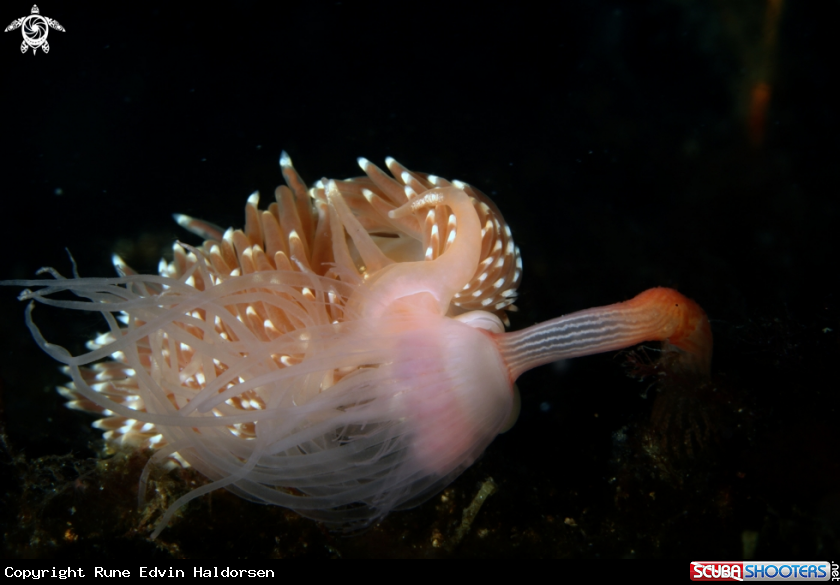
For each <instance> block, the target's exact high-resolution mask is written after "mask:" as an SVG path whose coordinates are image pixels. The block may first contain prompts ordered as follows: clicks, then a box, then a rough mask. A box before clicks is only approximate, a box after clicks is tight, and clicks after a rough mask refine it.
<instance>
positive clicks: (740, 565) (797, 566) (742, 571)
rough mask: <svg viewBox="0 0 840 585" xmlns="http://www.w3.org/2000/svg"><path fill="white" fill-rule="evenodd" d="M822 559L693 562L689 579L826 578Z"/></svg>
mask: <svg viewBox="0 0 840 585" xmlns="http://www.w3.org/2000/svg"><path fill="white" fill-rule="evenodd" d="M830 575H832V572H831V566H830V565H829V563H827V562H825V561H814V562H806V561H792V562H783V561H694V562H692V563H691V569H690V577H691V580H692V581H787V582H790V581H797V582H801V581H828V580H829V578H830Z"/></svg>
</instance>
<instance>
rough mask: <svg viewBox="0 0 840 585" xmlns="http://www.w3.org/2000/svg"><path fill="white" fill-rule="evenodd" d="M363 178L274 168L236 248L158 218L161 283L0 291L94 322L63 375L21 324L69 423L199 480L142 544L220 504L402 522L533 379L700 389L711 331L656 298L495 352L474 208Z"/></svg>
mask: <svg viewBox="0 0 840 585" xmlns="http://www.w3.org/2000/svg"><path fill="white" fill-rule="evenodd" d="M359 164H360V166H361V168H362V170H363V171H364V173H365V176H364V177H361V178H353V179H348V180H326V179H323V180H321V181H319V182H318V183H316V184H315V186H314V187H312V188H311V189H307V188H306V186H305V183H304V182H303V181H302V180H301V178H300V176H299V175H298V173H297V172H296V171H295V169H294V167H293V166H292V163H291V160H290V159H289V157H288V156H287V155H286V154H285V153H284V154H283V156H282V157H281V159H280V165H281V168H282V172H283V175H284V178H285V181H286V184H287V186H281V187H278V188H277V190H276V192H275V197H276V201H275V202H272V203H271V204H270V205H269V206H268V208H267V209H264V210H261V209H260V208H259V195H258V194H257V193H255V194H253V195H252V196H251V197H250V198H249V199H248V202H247V205H246V206H245V227H244V229H242V230H233V229H228V230H227V231H224V232H223V231H222V230H221V229H219V228H217V227H215V226H213V225H212V224H209V223H206V222H203V221H200V220H196V219H193V218H190V217H187V216H182V215H179V216H176V220H177V221H178V222H179V223H180V224H181V225H182V226H184V227H186V228H187V229H188V230H190V231H192V232H193V233H195V234H198V235H200V236H202V237H204V238H205V242H204V244H203V245H202V246H200V247H193V246H190V245H187V244H183V243H176V244H175V245H174V254H173V259H172V261H171V262H166V261H161V264H160V267H159V274H158V275H143V274H137V273H135V272H134V271H133V270H131V269H130V268H129V267H128V266H127V265H126V264H125V263H124V262H123V261H122V260H121V259H119V258H117V257H115V259H114V264H115V266H116V269H117V272H118V277H115V278H81V277H79V276H78V275H75V276H74V277H73V278H65V277H63V276H61V275H60V274H59V273H58V272H56V271H55V270H52V269H42V271H44V272H47V273H49V274H50V275H51V276H52V278H51V279H47V280H25V281H8V282H6V283H5V284H14V285H19V286H24V287H39V288H38V289H36V290H30V289H27V290H25V291H24V292H23V293H22V294H21V299H23V300H27V301H37V302H40V303H44V304H47V305H53V306H57V307H62V308H67V309H76V310H83V311H93V312H98V313H100V314H101V316H102V317H103V318H104V319H105V321H106V322H107V325H108V331H107V332H106V333H103V334H100V335H99V336H97V337H96V338H95V339H94V340H92V341H90V342H89V343H88V349H89V351H88V352H87V353H84V354H83V355H78V356H73V355H71V354H70V353H69V352H68V351H67V350H66V349H64V348H63V347H61V346H58V345H55V344H52V343H50V342H48V341H47V340H46V339H45V338H44V337H43V336H42V334H41V332H40V331H39V329H38V327H37V326H36V325H35V323H34V321H33V306H34V302H30V303H29V305H28V309H27V312H26V322H27V324H28V326H29V328H30V330H31V332H32V334H33V336H34V338H35V340H36V341H37V343H38V344H39V345H40V346H41V348H43V350H44V351H45V352H47V353H48V354H49V355H51V356H52V357H53V358H55V359H56V360H57V361H59V362H61V363H63V364H64V371H65V373H66V374H67V375H68V376H69V377H70V378H71V380H72V381H71V382H69V383H67V384H66V386H64V387H61V388H60V389H59V392H60V393H61V395H62V396H64V397H65V398H66V399H67V400H68V406H69V407H71V408H76V409H80V410H84V411H89V412H94V413H98V414H99V415H100V416H101V418H100V419H99V420H97V421H96V422H95V423H94V426H95V427H97V428H99V429H102V430H103V431H104V435H105V438H106V440H107V442H108V444H109V445H110V446H111V447H113V448H116V447H122V446H129V447H144V448H153V449H154V450H155V454H154V455H153V457H152V459H151V461H150V464H152V463H153V462H157V463H160V464H167V463H168V464H170V465H175V464H177V465H182V466H192V467H194V468H195V469H196V470H198V471H199V472H200V473H202V474H203V475H205V476H206V477H207V478H208V479H209V480H210V481H209V483H208V484H207V485H205V486H202V487H200V488H198V489H195V490H194V491H192V492H191V493H189V494H187V495H186V496H184V497H182V498H181V499H179V500H178V501H177V502H175V503H174V504H173V505H172V506H171V507H170V508H169V510H168V511H167V512H166V514H165V515H164V516H163V518H162V519H161V520H160V522H159V523H158V526H157V528H156V530H155V532H154V533H153V536H156V535H157V534H158V533H159V532H160V530H162V529H163V527H164V526H165V525H166V524H167V522H168V521H169V520H170V518H171V516H172V514H173V513H174V512H175V510H177V509H178V508H179V507H180V506H181V505H183V504H184V503H185V502H186V501H188V500H190V499H192V498H194V497H197V496H199V495H201V494H205V493H208V492H210V491H212V490H215V489H218V488H226V489H228V490H230V491H232V492H234V493H236V494H238V495H240V496H242V497H243V498H246V499H249V500H253V501H256V502H261V503H270V504H277V505H280V506H285V507H287V508H290V509H293V510H295V511H297V512H298V513H300V514H301V515H303V516H306V517H309V518H313V519H316V520H319V521H323V522H325V523H328V524H330V525H332V526H334V527H339V528H340V527H351V528H352V527H359V526H364V525H367V524H369V523H371V522H372V521H375V520H377V519H379V518H381V517H383V516H384V515H385V514H387V513H388V512H390V511H391V510H396V509H400V508H407V507H411V506H414V505H417V504H418V503H420V502H422V501H424V500H425V499H427V498H428V497H430V496H432V495H434V494H435V493H436V492H437V491H439V490H440V489H442V488H443V487H444V486H446V485H447V484H448V483H449V482H451V481H452V480H453V479H454V478H455V477H456V476H457V475H458V474H460V473H461V472H462V471H463V470H464V469H466V468H467V467H468V466H470V465H471V464H472V463H473V462H474V461H475V459H476V458H477V457H478V456H479V455H480V454H481V453H482V452H483V451H484V449H485V448H486V447H487V446H488V445H489V444H490V442H491V441H492V440H493V439H494V437H495V436H496V435H497V434H499V433H500V432H502V431H503V430H505V429H506V428H507V427H509V426H510V425H511V424H512V423H513V421H514V420H515V417H516V415H517V410H518V401H517V396H516V390H515V386H514V381H515V380H516V378H517V377H518V376H519V375H520V374H522V373H523V372H525V371H526V370H528V369H530V368H533V367H535V366H538V365H541V364H544V363H548V362H551V361H555V360H559V359H564V358H569V357H575V356H583V355H589V354H593V353H598V352H604V351H610V350H616V349H620V348H624V347H628V346H632V345H635V344H638V343H640V342H643V341H652V340H659V341H662V342H663V350H664V351H666V352H667V353H669V354H670V355H671V356H672V358H673V360H674V364H675V367H678V368H683V369H685V370H686V371H688V372H692V373H696V374H698V375H700V376H704V375H708V371H709V363H710V359H711V346H712V338H711V330H710V327H709V322H708V319H707V318H706V315H705V313H704V312H703V310H702V309H701V308H700V307H699V306H698V305H697V304H696V303H694V302H693V301H691V300H689V299H687V298H686V297H684V296H682V295H681V294H680V293H678V292H676V291H674V290H671V289H666V288H654V289H651V290H648V291H646V292H643V293H641V294H640V295H638V296H637V297H635V298H633V299H630V300H628V301H625V302H621V303H617V304H614V305H609V306H605V307H599V308H593V309H586V310H583V311H579V312H576V313H571V314H568V315H566V316H563V317H560V318H558V319H554V320H551V321H547V322H544V323H540V324H537V325H534V326H532V327H529V328H527V329H524V330H521V331H515V332H509V333H506V332H505V326H506V324H507V323H508V321H507V318H506V316H505V312H506V311H510V310H512V309H513V308H514V305H513V302H514V301H515V299H516V289H517V286H518V285H519V282H520V280H521V278H522V263H521V260H520V256H519V250H518V248H517V247H516V245H515V244H514V242H513V239H512V236H511V231H510V229H509V228H508V226H507V225H506V224H505V222H504V219H503V218H502V215H501V213H500V212H499V210H498V209H497V208H496V206H495V205H494V204H493V203H492V201H490V200H489V199H488V198H487V197H486V196H485V195H484V194H483V193H481V192H480V191H479V190H478V189H476V188H475V187H473V186H471V185H468V184H466V183H463V182H460V181H448V180H445V179H443V178H440V177H437V176H433V175H427V174H424V173H418V172H413V171H410V170H408V169H407V168H405V167H403V166H402V165H400V164H399V163H397V162H396V161H395V160H394V159H391V158H389V159H387V160H386V165H387V167H388V170H389V171H390V174H388V173H385V172H383V171H382V170H380V169H379V168H377V167H376V166H375V165H373V164H372V163H370V162H369V161H367V160H365V159H359ZM61 291H70V292H72V293H73V294H75V295H76V296H77V297H78V298H79V299H80V300H64V299H58V298H55V293H58V292H61ZM147 472H148V467H147ZM146 478H147V473H144V476H143V479H142V480H141V496H142V492H143V491H145V482H146Z"/></svg>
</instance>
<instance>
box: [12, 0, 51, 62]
mask: <svg viewBox="0 0 840 585" xmlns="http://www.w3.org/2000/svg"><path fill="white" fill-rule="evenodd" d="M18 28H19V29H20V32H21V33H22V34H23V42H22V43H21V44H20V52H21V53H25V52H26V51H27V49H29V48H30V47H31V48H32V54H33V55H34V54H35V53H37V52H38V49H41V50H42V51H44V53H49V52H50V44H49V43H48V42H47V35H48V34H49V33H50V29H51V28H52V29H55V30H57V31H60V32H64V27H63V26H61V25H60V24H58V21H57V20H53V19H52V18H47V17H46V16H41V11H40V10H38V5H37V4H33V5H32V14H30V15H29V16H24V17H23V18H18V19H17V20H13V21H12V24H10V25H9V26H7V27H6V30H4V31H3V32H9V31H10V30H16V29H18Z"/></svg>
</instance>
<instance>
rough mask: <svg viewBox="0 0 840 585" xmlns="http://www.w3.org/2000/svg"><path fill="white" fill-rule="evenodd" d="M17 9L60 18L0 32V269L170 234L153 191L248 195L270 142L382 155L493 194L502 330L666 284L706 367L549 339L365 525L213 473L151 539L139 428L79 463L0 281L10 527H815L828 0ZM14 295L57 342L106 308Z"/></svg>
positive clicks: (91, 261)
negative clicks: (105, 453) (516, 408)
mask: <svg viewBox="0 0 840 585" xmlns="http://www.w3.org/2000/svg"><path fill="white" fill-rule="evenodd" d="M39 7H40V9H41V14H42V15H44V16H48V17H50V18H54V19H56V20H58V21H59V22H60V23H61V24H62V25H63V26H64V27H65V28H66V32H64V33H61V32H58V31H54V30H51V31H50V33H49V37H48V39H49V43H50V52H49V54H44V53H43V52H41V51H40V50H39V51H38V53H37V54H36V55H34V56H33V54H32V52H31V50H29V51H27V53H26V54H23V55H21V53H20V51H19V48H18V47H19V45H20V42H21V40H22V39H21V34H20V31H19V30H18V31H12V32H8V33H4V34H2V35H0V41H2V44H0V70H1V71H2V87H3V89H2V94H0V96H1V97H0V99H1V100H2V101H1V102H0V106H1V107H0V112H2V116H3V125H2V130H0V131H1V132H2V142H0V150H1V151H2V152H0V171H2V184H0V211H2V218H3V220H4V221H3V227H4V233H3V239H2V242H3V246H4V251H3V255H2V257H0V258H2V259H1V260H0V278H30V277H32V276H33V274H34V272H35V271H36V270H37V269H38V268H40V267H41V266H45V265H47V266H53V267H55V268H57V269H58V270H59V271H61V272H62V273H64V274H66V275H69V274H70V272H71V268H70V262H69V260H68V257H67V253H66V252H65V250H64V248H65V247H66V248H68V249H69V250H70V251H71V252H72V254H73V256H74V258H75V260H76V262H77V263H78V266H79V270H80V271H81V274H82V275H83V276H106V275H111V274H113V269H112V267H111V266H110V256H111V253H112V252H114V251H118V252H119V253H120V254H121V255H122V256H123V257H124V258H126V260H127V261H128V262H129V263H130V264H131V265H133V266H134V267H135V268H137V269H140V270H141V271H146V272H148V271H154V270H155V268H156V266H157V260H158V258H159V257H160V256H161V254H164V255H165V254H166V253H167V251H168V250H169V249H170V245H171V242H172V241H173V240H174V239H176V238H183V239H184V240H185V241H188V242H192V243H196V242H195V238H194V237H193V236H190V235H189V234H186V233H185V232H184V231H182V230H180V228H178V226H177V225H175V223H174V222H173V221H172V220H171V217H170V214H171V213H173V212H179V213H187V214H190V215H194V216H197V217H201V218H203V219H207V220H209V221H212V222H214V223H216V224H219V225H222V226H229V225H232V226H240V225H242V221H243V220H242V218H243V214H242V210H243V207H244V204H245V199H246V197H247V196H248V195H249V194H250V193H251V192H252V191H254V190H260V191H261V192H262V193H264V200H265V199H267V198H268V197H270V194H271V193H272V190H273V188H274V187H275V185H277V184H278V183H280V182H281V175H280V172H279V168H278V164H277V160H278V157H279V154H280V151H281V150H282V149H285V150H286V151H288V152H289V154H290V155H291V156H292V158H293V159H294V161H295V165H296V167H297V169H298V170H299V172H300V173H301V175H302V176H303V177H304V179H306V180H307V181H309V182H312V181H315V180H316V179H318V178H321V177H323V176H327V177H338V178H343V177H348V176H356V175H358V174H360V171H359V169H358V167H357V166H356V164H355V157H357V156H365V157H367V158H369V159H370V160H372V161H374V162H376V163H377V164H380V165H382V161H383V159H384V157H385V156H393V157H395V158H396V159H397V160H399V161H400V162H402V163H403V164H405V165H407V166H408V167H409V168H411V169H415V170H418V171H425V172H430V173H434V174H438V175H441V176H444V177H447V178H450V179H453V178H457V179H462V180H464V181H467V182H469V183H471V184H473V185H475V186H477V187H478V188H480V189H482V190H483V191H485V192H486V193H487V194H489V195H490V196H491V197H492V198H493V199H494V201H495V202H496V203H497V204H498V207H499V208H500V209H501V210H502V212H503V213H504V215H505V217H506V219H507V221H508V223H509V224H510V226H511V229H512V231H513V235H514V238H515V240H516V242H517V244H518V245H519V246H520V249H521V252H522V257H523V262H524V280H523V283H522V286H521V288H520V293H521V296H520V299H519V301H518V303H517V304H518V305H519V307H520V312H519V313H517V314H516V315H513V327H514V328H522V327H525V326H527V325H530V324H532V323H534V322H537V321H542V320H546V319H549V318H551V317H554V316H558V315H561V314H563V313H567V312H571V311H574V310H578V309H582V308H586V307H590V306H596V305H602V304H608V303H611V302H616V301H620V300H624V299H627V298H630V297H631V296H633V295H635V294H636V293H638V292H640V291H642V290H644V289H646V288H649V287H651V286H657V285H661V286H672V287H675V288H678V289H679V290H681V291H682V292H683V293H685V294H686V295H688V296H690V297H692V298H694V299H695V300H696V301H697V302H699V303H700V304H701V305H702V306H703V307H704V308H705V309H706V311H707V313H708V315H709V317H710V319H711V321H712V327H713V331H714V334H715V340H716V353H715V358H714V362H713V366H712V367H713V374H714V388H713V389H710V388H706V389H705V390H704V391H696V392H692V391H675V390H674V389H673V388H669V387H667V386H663V385H662V384H660V385H658V386H655V385H654V386H652V384H653V382H654V381H655V377H654V379H651V378H649V379H647V380H645V381H639V380H637V379H634V378H631V377H628V376H627V375H626V372H627V370H628V364H629V365H632V364H633V363H638V360H640V359H641V360H644V356H645V355H647V356H648V357H650V356H655V346H651V348H652V349H647V350H637V351H636V352H632V353H631V352H623V353H621V354H618V355H616V354H608V355H604V356H594V357H590V358H584V359H580V360H575V361H574V362H572V363H567V364H565V365H564V366H563V367H559V366H554V367H544V368H541V369H539V370H537V371H534V372H530V373H528V374H526V375H524V376H523V377H522V378H521V379H520V380H519V383H518V384H519V388H520V390H521V394H522V405H523V406H522V415H521V418H520V421H519V423H518V425H517V426H516V427H514V429H513V430H512V431H510V432H509V433H507V434H506V435H503V436H501V437H500V438H498V439H497V440H496V441H495V442H494V443H493V444H492V445H491V446H490V448H489V449H488V450H487V452H486V454H485V455H484V456H483V457H482V458H481V459H480V460H479V461H478V462H477V463H476V465H475V466H474V467H473V468H471V469H470V470H469V471H467V472H466V473H465V474H464V475H463V476H462V477H461V478H459V479H458V480H457V481H456V482H455V483H454V484H453V486H452V487H451V488H450V489H449V490H447V491H446V492H445V494H444V497H443V498H441V497H436V498H433V499H432V500H430V501H429V502H427V503H426V504H425V505H423V506H421V507H420V508H418V509H416V510H413V511H409V512H400V513H395V514H392V515H391V516H390V517H389V518H388V519H386V520H385V521H384V522H383V523H382V524H380V525H378V526H376V527H374V528H371V529H370V530H368V531H367V532H365V533H364V534H361V535H358V536H355V537H353V538H344V537H339V536H336V535H333V534H330V533H329V532H327V531H325V530H324V529H323V528H321V527H319V526H318V525H317V524H315V523H313V522H310V521H308V520H303V519H299V518H298V517H297V516H295V515H294V514H291V513H288V512H285V511H283V510H281V509H276V508H268V507H263V506H259V505H256V504H250V503H247V502H243V501H240V500H238V499H237V498H235V497H233V496H231V495H229V494H222V493H217V494H213V495H212V496H211V497H209V498H203V499H201V500H199V501H196V502H194V503H193V504H191V505H190V506H189V507H188V508H187V510H186V511H185V513H184V517H183V518H182V519H180V520H179V521H178V522H176V523H175V524H174V525H173V526H171V527H170V528H168V529H167V530H166V531H165V532H164V533H163V535H162V536H161V538H160V539H159V540H158V541H156V542H155V543H152V542H150V541H148V540H146V535H147V534H148V530H138V529H137V527H138V526H139V525H141V520H142V519H141V518H140V516H139V515H138V514H137V513H136V511H135V502H136V485H137V483H136V482H137V477H138V474H139V471H140V469H142V464H143V462H142V457H141V456H139V455H138V456H134V457H129V458H128V459H125V458H124V456H118V457H115V458H113V459H111V460H108V462H102V461H100V462H99V463H97V462H96V457H97V454H98V453H100V446H101V445H100V444H99V443H98V438H99V433H98V431H95V430H93V429H90V427H89V423H90V421H91V417H89V416H86V415H84V414H80V413H77V412H72V411H69V410H67V409H65V408H64V407H63V406H62V404H61V400H60V398H59V396H58V395H57V394H56V393H55V391H54V390H53V387H54V386H55V385H56V384H59V383H61V382H62V380H63V377H62V376H61V375H60V374H59V373H58V372H57V370H56V368H55V364H54V363H53V362H52V361H51V360H50V359H49V358H48V357H47V356H46V355H45V354H43V353H42V352H41V351H40V350H39V349H38V348H37V346H36V345H35V344H34V342H33V341H32V340H31V337H30V335H29V332H28V331H27V329H26V327H25V325H24V322H23V312H24V305H23V304H22V303H18V302H17V301H15V296H16V294H17V292H16V291H15V290H14V289H11V288H4V289H0V323H2V333H3V335H2V336H0V383H2V388H0V392H2V394H1V395H0V400H2V402H0V407H2V423H3V425H4V427H5V434H4V435H3V436H4V439H5V451H4V454H3V460H2V465H3V469H2V470H0V474H2V478H3V485H2V492H0V493H2V502H0V510H2V512H0V521H1V522H2V524H3V525H2V530H3V533H4V543H5V548H4V554H5V555H6V556H8V557H18V556H35V557H58V558H105V557H120V556H122V555H127V554H134V555H137V554H140V555H145V556H152V555H154V556H157V557H165V556H166V555H173V556H188V557H208V556H212V557H215V558H217V559H224V558H233V557H240V558H242V557H272V556H273V557H283V556H324V557H326V556H345V557H346V556H447V555H456V556H469V557H500V556H511V557H523V556H525V557H538V556H550V557H694V558H700V557H705V558H727V559H734V558H742V557H744V556H746V557H748V558H749V557H751V556H752V557H756V558H765V559H771V560H774V559H775V560H780V559H781V558H783V557H784V558H785V559H793V558H796V559H810V560H816V559H817V558H827V557H835V558H836V557H837V556H838V553H840V544H838V543H840V541H839V540H838V535H840V463H839V462H838V444H840V426H839V425H838V410H837V402H838V401H837V393H838V382H837V365H838V352H840V343H838V331H840V310H838V297H837V285H836V272H837V265H838V263H837V251H838V237H837V231H836V230H837V225H838V224H837V220H838V202H837V169H838V165H837V162H836V161H837V157H838V154H840V152H838V142H840V140H839V139H838V136H840V134H838V130H840V124H838V113H837V106H836V103H837V94H836V92H832V91H831V90H830V86H831V85H832V81H834V82H836V79H837V73H838V67H837V66H836V50H837V47H836V22H837V21H836V19H835V18H833V17H832V13H831V11H832V10H833V11H834V14H835V15H836V13H837V3H836V2H820V3H809V2H796V3H794V2H784V3H782V2H779V1H776V2H765V1H759V0H754V1H746V0H745V1H742V2H724V1H723V0H720V1H700V0H682V1H678V0H650V1H646V2H621V1H612V2H608V1H604V0H578V1H565V2H559V3H555V5H554V6H553V7H552V8H550V9H545V8H542V9H537V8H536V7H534V6H531V5H528V4H523V3H494V2H483V3H480V4H478V3H477V4H475V5H474V7H473V8H471V9H469V10H467V9H464V8H453V6H452V5H443V6H437V7H435V6H434V5H431V4H429V3H420V4H416V5H409V4H401V3H400V4H395V3H381V4H378V5H377V4H365V5H364V6H360V5H357V4H355V3H350V2H339V3H316V2H286V3H283V6H282V10H278V9H277V8H276V4H272V5H269V4H260V3H252V2H239V3H236V4H231V5H229V6H228V7H226V8H210V7H209V6H208V5H206V4H179V5H178V6H174V5H171V4H166V5H159V6H154V5H152V4H148V3H143V4H138V5H132V6H131V7H130V8H126V7H120V6H116V5H114V4H104V3H103V4H100V5H94V4H89V5H80V4H77V3H74V4H73V5H72V8H71V7H70V6H69V5H68V4H67V3H58V2H54V3H49V4H39ZM30 8H31V6H30V4H29V3H24V2H19V3H17V4H15V3H5V4H4V5H3V9H2V15H0V24H2V25H3V26H5V24H6V23H8V22H11V21H12V20H13V19H16V18H19V17H21V16H25V15H27V14H28V13H29V11H30ZM776 10H778V12H774V11H776ZM774 14H775V16H774ZM761 83H764V84H766V87H768V88H769V89H770V96H771V97H770V101H769V106H768V108H767V110H766V112H765V114H762V111H761V109H760V108H758V107H757V106H756V105H751V103H754V102H752V101H751V100H752V96H753V95H755V88H756V87H760V86H759V84H761ZM35 316H36V320H37V321H38V322H39V324H40V325H41V326H42V329H43V331H44V332H45V334H46V335H47V337H48V339H51V340H54V341H57V342H60V343H62V344H63V345H66V346H67V347H69V348H71V349H74V350H76V351H78V350H80V349H81V348H82V347H83V346H82V344H83V342H84V340H85V339H87V338H90V337H91V336H92V335H93V334H94V333H95V332H96V331H99V330H101V329H102V328H103V325H102V324H99V323H96V322H94V321H85V320H84V319H82V320H81V322H80V321H79V320H78V319H77V320H74V321H71V320H68V317H67V315H63V314H62V313H61V312H60V311H56V312H51V311H50V310H48V309H46V308H43V307H39V308H38V309H37V310H36V312H35ZM634 360H636V361H635V362H634ZM121 457H122V458H121ZM488 476H492V477H493V478H494V480H495V482H496V484H497V485H498V486H499V489H498V492H497V493H496V494H495V495H493V496H492V497H490V498H489V499H488V501H487V503H486V504H485V507H484V508H483V509H482V510H481V512H480V513H479V515H478V517H477V518H476V520H475V524H474V525H473V528H472V531H471V532H470V534H469V535H468V536H467V537H466V538H465V539H464V540H463V542H461V543H460V545H458V546H455V545H454V543H453V537H452V535H453V534H454V531H455V527H456V526H457V525H458V523H459V522H460V519H461V510H462V509H463V508H464V507H465V506H466V505H467V503H468V502H469V501H470V499H471V498H472V497H473V495H474V494H475V493H476V492H477V490H478V486H479V484H480V483H481V482H482V481H484V480H485V479H486V478H487V477H488ZM169 480H170V481H171V486H170V488H171V490H173V491H177V489H178V486H181V489H182V490H183V489H184V488H183V485H184V483H185V482H186V483H188V482H191V481H197V478H195V477H190V476H189V474H185V477H176V476H175V475H173V476H171V477H169ZM165 481H166V480H165V479H162V480H161V484H160V485H161V486H164V487H163V488H161V489H163V490H164V491H165V490H166V489H169V488H166V485H167V484H166V483H165ZM438 545H441V546H438ZM141 558H142V557H141Z"/></svg>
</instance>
